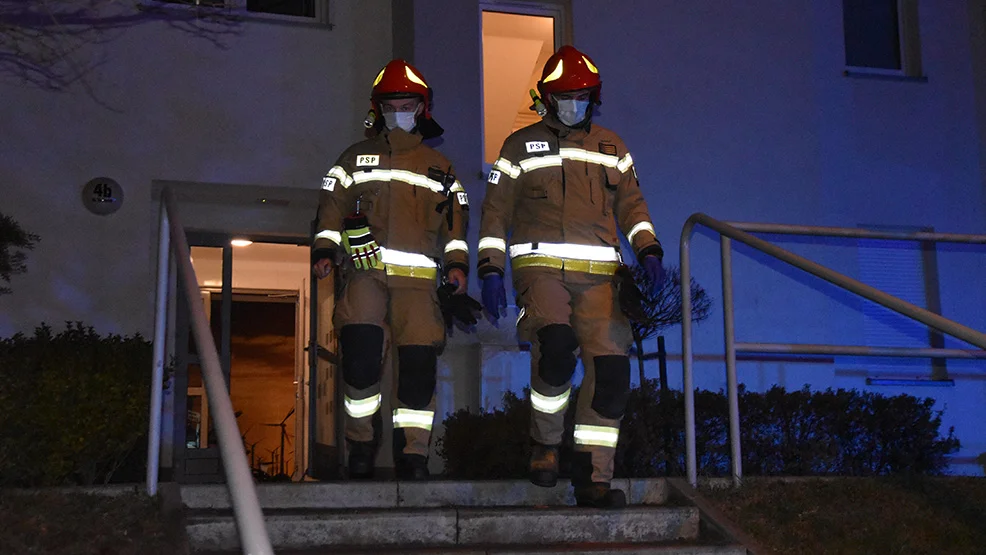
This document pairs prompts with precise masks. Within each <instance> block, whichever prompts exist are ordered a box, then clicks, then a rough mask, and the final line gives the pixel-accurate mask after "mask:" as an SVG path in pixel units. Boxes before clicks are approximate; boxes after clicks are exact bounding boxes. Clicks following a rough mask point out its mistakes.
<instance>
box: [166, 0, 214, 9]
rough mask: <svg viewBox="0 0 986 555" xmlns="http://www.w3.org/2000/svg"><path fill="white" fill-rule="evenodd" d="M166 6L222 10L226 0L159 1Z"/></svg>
mask: <svg viewBox="0 0 986 555" xmlns="http://www.w3.org/2000/svg"><path fill="white" fill-rule="evenodd" d="M159 1H160V2H165V3H168V4H185V5H186V6H206V7H209V8H222V7H224V6H225V5H226V0H198V1H197V2H196V0H159Z"/></svg>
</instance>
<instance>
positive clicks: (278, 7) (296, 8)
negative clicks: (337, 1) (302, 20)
mask: <svg viewBox="0 0 986 555" xmlns="http://www.w3.org/2000/svg"><path fill="white" fill-rule="evenodd" d="M247 11H251V12H263V13H276V14H280V15H296V16H299V17H315V0H247Z"/></svg>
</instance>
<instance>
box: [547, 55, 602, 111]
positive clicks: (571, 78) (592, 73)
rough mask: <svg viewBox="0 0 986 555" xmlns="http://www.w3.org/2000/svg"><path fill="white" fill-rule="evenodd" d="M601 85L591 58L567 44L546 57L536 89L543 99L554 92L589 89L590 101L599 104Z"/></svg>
mask: <svg viewBox="0 0 986 555" xmlns="http://www.w3.org/2000/svg"><path fill="white" fill-rule="evenodd" d="M602 86H603V82H602V81H601V80H600V79H599V69H597V68H596V64H594V63H592V58H590V57H589V56H586V55H585V54H583V53H581V52H579V51H578V50H576V49H575V47H573V46H569V45H567V44H566V45H565V46H562V47H561V48H559V49H558V52H555V53H554V54H552V55H551V57H550V58H548V61H547V63H545V64H544V70H543V71H542V72H541V80H540V81H538V91H539V92H540V93H541V97H542V98H544V99H545V101H547V97H548V96H549V95H552V94H555V93H562V92H568V91H577V90H580V89H590V90H591V94H592V97H591V98H592V101H593V102H594V103H596V104H599V103H600V100H599V97H600V94H599V93H600V90H601V89H602ZM549 104H550V103H549Z"/></svg>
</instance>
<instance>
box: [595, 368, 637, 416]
mask: <svg viewBox="0 0 986 555" xmlns="http://www.w3.org/2000/svg"><path fill="white" fill-rule="evenodd" d="M592 360H593V362H594V363H595V365H596V390H595V391H594V392H593V394H592V410H594V411H596V412H598V413H599V414H600V416H602V417H604V418H612V419H614V420H619V419H620V418H623V411H624V410H625V409H626V405H627V400H628V399H629V398H630V359H629V357H625V356H622V355H605V356H599V357H595V358H593V359H592Z"/></svg>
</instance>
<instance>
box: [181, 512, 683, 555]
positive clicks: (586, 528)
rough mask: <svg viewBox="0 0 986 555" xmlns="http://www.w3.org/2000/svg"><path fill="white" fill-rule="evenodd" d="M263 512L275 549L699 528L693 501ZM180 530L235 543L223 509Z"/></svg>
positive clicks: (406, 546) (660, 538)
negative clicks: (618, 506) (604, 506)
mask: <svg viewBox="0 0 986 555" xmlns="http://www.w3.org/2000/svg"><path fill="white" fill-rule="evenodd" d="M265 518H266V522H267V531H268V533H269V535H270V538H271V542H272V543H273V544H274V547H275V548H276V549H279V550H280V549H287V550H291V549H294V550H305V549H309V550H311V549H319V548H330V547H336V546H337V547H347V548H367V547H371V546H373V547H381V548H382V547H391V548H401V551H400V552H406V551H407V550H410V549H422V548H435V549H447V548H452V547H470V546H492V547H496V548H498V549H501V550H502V549H504V548H507V547H511V546H513V547H515V548H519V547H521V546H523V548H524V549H532V548H538V549H539V548H541V547H545V546H566V545H567V546H575V545H580V544H586V545H590V546H595V547H599V548H601V547H603V546H604V544H639V543H644V544H647V543H651V544H653V543H658V542H674V541H681V540H685V541H692V542H694V541H695V540H697V539H698V534H699V511H698V509H697V508H695V507H659V506H631V507H627V508H625V509H622V510H600V509H584V508H578V507H552V508H533V507H513V508H484V507H458V508H400V509H394V508H391V509H358V510H335V511H312V510H270V511H267V512H266V514H265ZM186 530H187V533H188V540H189V545H190V546H191V548H192V549H193V550H194V551H231V550H235V549H237V547H238V545H239V539H238V536H237V533H236V524H235V522H234V520H233V517H232V515H230V514H228V512H226V511H223V512H221V513H211V514H210V513H203V512H193V513H191V514H189V515H188V519H187V525H186ZM375 551H379V549H376V550H375ZM479 552H483V551H482V550H479ZM507 552H508V553H509V551H507ZM523 552H524V551H520V553H523ZM528 552H530V551H528ZM631 553H632V551H631Z"/></svg>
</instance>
